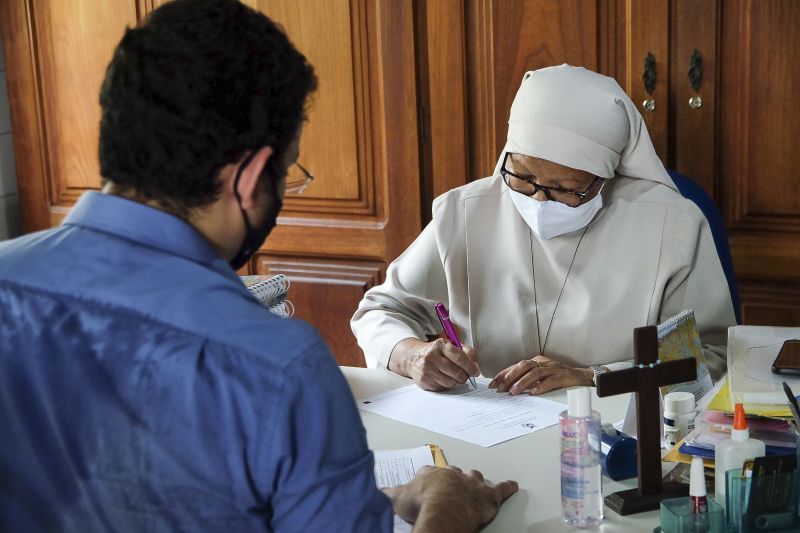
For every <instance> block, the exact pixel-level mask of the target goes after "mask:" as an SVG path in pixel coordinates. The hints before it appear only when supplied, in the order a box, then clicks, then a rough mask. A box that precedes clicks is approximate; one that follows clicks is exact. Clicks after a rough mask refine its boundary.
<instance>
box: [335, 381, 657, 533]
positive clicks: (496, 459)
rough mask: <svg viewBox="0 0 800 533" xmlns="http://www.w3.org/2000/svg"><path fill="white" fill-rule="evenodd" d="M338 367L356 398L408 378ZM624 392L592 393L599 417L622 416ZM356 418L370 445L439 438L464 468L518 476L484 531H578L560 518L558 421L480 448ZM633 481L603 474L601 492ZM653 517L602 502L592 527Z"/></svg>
mask: <svg viewBox="0 0 800 533" xmlns="http://www.w3.org/2000/svg"><path fill="white" fill-rule="evenodd" d="M341 368H342V372H343V373H344V375H345V378H347V382H348V383H349V384H350V388H351V390H352V391H353V395H354V396H355V397H356V399H360V398H365V397H368V396H372V395H374V394H378V393H380V392H384V391H387V390H391V389H395V388H398V387H403V386H405V385H409V384H411V383H413V382H412V381H411V380H409V379H407V378H403V377H400V376H398V375H397V374H394V373H392V372H389V371H385V370H375V369H366V368H353V367H341ZM629 396H630V395H628V394H624V395H620V396H612V397H610V398H598V397H597V396H595V397H594V398H593V399H592V402H593V403H592V406H593V408H594V409H596V410H597V411H599V412H600V414H601V415H602V417H603V421H604V422H616V421H617V420H620V419H622V418H623V417H624V416H625V411H626V410H627V408H628V398H629ZM544 397H546V398H549V399H551V400H554V401H558V402H562V403H566V401H567V394H566V392H565V391H563V390H562V391H556V392H552V393H549V394H546V395H545V396H544ZM361 420H362V421H363V423H364V426H365V427H366V428H367V441H368V442H369V446H370V448H371V449H373V450H392V449H401V448H414V447H417V446H422V445H424V444H428V443H431V444H438V445H439V446H441V447H442V450H443V452H444V455H445V458H446V459H447V462H448V463H449V464H452V465H455V466H458V467H461V468H463V469H464V470H469V469H471V468H475V469H478V470H480V471H481V472H483V474H484V475H485V476H486V479H487V480H489V481H492V482H497V481H502V480H505V479H514V480H516V481H517V482H519V492H518V493H517V494H515V495H514V496H512V497H511V498H510V499H509V500H508V501H507V502H506V503H505V504H504V505H503V507H502V508H501V509H500V512H499V513H498V515H497V517H496V518H495V520H494V521H493V522H492V523H491V524H490V525H489V526H488V527H487V528H486V529H484V531H487V532H498V533H499V532H502V533H515V532H534V531H535V532H540V531H577V530H575V529H573V528H571V527H569V526H567V525H566V524H565V523H564V522H563V521H562V519H561V473H560V466H559V440H558V439H559V431H558V426H557V425H556V426H552V427H549V428H545V429H543V430H540V431H537V432H536V433H532V434H530V435H526V436H524V437H520V438H517V439H513V440H510V441H508V442H503V443H500V444H497V445H495V446H492V447H491V448H483V447H480V446H476V445H474V444H470V443H468V442H464V441H461V440H457V439H453V438H451V437H446V436H444V435H441V434H438V433H434V432H432V431H428V430H425V429H422V428H418V427H416V426H410V425H408V424H404V423H402V422H397V421H395V420H391V419H389V418H385V417H383V416H380V415H376V414H374V413H369V412H365V411H361ZM635 486H636V479H635V478H634V479H631V480H626V481H621V482H620V481H611V480H610V479H609V478H607V477H605V476H603V493H604V494H610V493H612V492H617V491H619V490H624V489H629V488H633V487H635ZM658 521H659V512H658V511H657V510H656V511H649V512H647V513H641V514H637V515H633V516H627V517H623V516H619V515H618V514H617V513H615V512H614V511H612V510H610V509H608V508H607V507H606V509H605V518H604V519H603V524H602V525H601V526H599V527H598V528H595V529H593V530H592V531H598V530H599V531H603V532H617V531H619V532H637V533H638V532H644V531H648V532H649V531H653V529H654V528H655V527H656V526H657V525H658Z"/></svg>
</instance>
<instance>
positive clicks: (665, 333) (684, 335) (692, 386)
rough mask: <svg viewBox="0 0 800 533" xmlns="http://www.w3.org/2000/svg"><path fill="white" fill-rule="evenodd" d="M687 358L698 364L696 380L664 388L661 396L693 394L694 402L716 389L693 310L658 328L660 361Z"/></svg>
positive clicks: (671, 318) (679, 314) (680, 314)
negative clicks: (674, 393)
mask: <svg viewBox="0 0 800 533" xmlns="http://www.w3.org/2000/svg"><path fill="white" fill-rule="evenodd" d="M688 357H693V358H694V359H695V360H696V361H697V379H696V380H694V381H689V382H686V383H676V384H674V385H666V386H664V387H661V394H662V395H666V394H668V393H670V392H672V391H685V392H691V393H692V394H694V397H695V400H696V401H700V398H702V397H703V396H705V395H706V393H708V392H709V391H710V390H711V389H712V388H713V387H714V384H713V383H712V381H711V374H710V373H709V372H708V366H706V362H705V356H704V355H703V345H702V343H701V342H700V334H699V333H698V332H697V321H696V320H695V318H694V311H692V310H691V309H686V310H684V311H681V312H680V313H678V314H677V315H675V316H673V317H670V318H668V319H667V320H665V321H664V322H662V323H661V324H659V325H658V358H659V359H660V360H661V361H664V362H666V361H677V360H679V359H683V358H688Z"/></svg>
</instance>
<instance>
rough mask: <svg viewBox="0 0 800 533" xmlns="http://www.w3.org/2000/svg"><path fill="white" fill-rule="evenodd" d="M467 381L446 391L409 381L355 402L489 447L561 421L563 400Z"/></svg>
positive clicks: (423, 426) (486, 381)
mask: <svg viewBox="0 0 800 533" xmlns="http://www.w3.org/2000/svg"><path fill="white" fill-rule="evenodd" d="M488 383H489V380H487V379H479V380H478V389H477V390H475V389H473V388H472V387H471V386H469V385H462V386H460V387H456V388H455V389H452V390H449V391H446V392H429V391H424V390H422V389H420V388H419V387H417V386H416V385H409V386H407V387H402V388H399V389H394V390H391V391H389V392H386V393H383V394H379V395H377V396H373V397H371V398H364V399H361V400H359V401H358V402H356V403H357V404H358V408H359V409H362V410H364V411H369V412H372V413H376V414H379V415H382V416H385V417H388V418H391V419H394V420H399V421H400V422H405V423H406V424H411V425H413V426H418V427H421V428H425V429H427V430H429V431H434V432H436V433H441V434H442V435H447V436H448V437H453V438H456V439H460V440H463V441H466V442H471V443H472V444H477V445H478V446H483V447H485V448H488V447H489V446H494V445H495V444H499V443H501V442H505V441H507V440H511V439H514V438H516V437H520V436H522V435H527V434H529V433H533V432H534V431H539V430H540V429H544V428H546V427H549V426H552V425H554V424H557V423H558V415H559V413H560V412H561V411H564V410H565V409H566V408H567V406H566V405H564V404H563V403H559V402H554V401H552V400H546V399H544V398H539V397H537V396H529V395H527V394H523V395H520V396H511V395H510V394H507V393H498V392H496V391H495V390H494V389H489V388H488V387H487V385H488Z"/></svg>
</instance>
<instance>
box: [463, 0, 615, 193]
mask: <svg viewBox="0 0 800 533" xmlns="http://www.w3.org/2000/svg"><path fill="white" fill-rule="evenodd" d="M603 5H605V3H604V2H586V1H581V0H570V1H567V0H564V1H560V0H514V1H502V2H500V1H492V0H468V1H467V3H466V6H467V9H466V14H467V24H466V26H467V71H468V74H467V80H468V117H469V124H470V125H471V126H472V130H471V131H470V133H469V146H470V150H469V156H470V161H469V172H470V176H471V177H472V178H478V177H483V176H488V175H490V174H491V173H492V171H493V170H494V166H495V164H496V162H497V157H498V154H499V153H500V150H502V147H503V145H504V144H505V140H506V134H507V131H508V113H509V110H510V109H511V103H512V102H513V100H514V96H515V95H516V92H517V89H518V88H519V84H520V82H521V81H522V76H523V74H524V73H525V72H526V71H528V70H535V69H538V68H542V67H547V66H552V65H560V64H562V63H569V64H572V65H579V66H584V67H586V68H589V69H592V70H598V69H599V68H600V66H601V65H600V64H601V61H602V62H603V66H607V63H608V60H609V59H608V58H609V56H608V50H607V49H605V48H604V47H605V46H607V44H608V40H607V39H606V36H605V35H601V31H605V28H606V24H607V23H608V20H609V16H608V12H607V11H605V10H603V9H601V7H600V6H603ZM601 15H603V16H601ZM601 50H602V51H601Z"/></svg>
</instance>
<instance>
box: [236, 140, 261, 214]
mask: <svg viewBox="0 0 800 533" xmlns="http://www.w3.org/2000/svg"><path fill="white" fill-rule="evenodd" d="M255 156H256V152H255V151H253V152H250V155H248V156H247V157H245V158H244V161H242V164H241V165H239V169H238V170H237V171H236V177H235V178H234V179H233V194H234V195H235V196H236V201H237V202H238V203H239V209H241V211H242V216H244V224H245V226H246V227H247V229H250V220H248V218H247V213H245V212H244V208H243V207H242V196H241V195H240V194H239V180H240V179H241V177H242V172H244V169H246V168H247V165H249V164H250V162H251V161H252V160H253V158H254V157H255Z"/></svg>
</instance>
